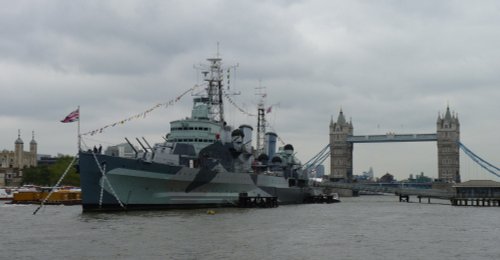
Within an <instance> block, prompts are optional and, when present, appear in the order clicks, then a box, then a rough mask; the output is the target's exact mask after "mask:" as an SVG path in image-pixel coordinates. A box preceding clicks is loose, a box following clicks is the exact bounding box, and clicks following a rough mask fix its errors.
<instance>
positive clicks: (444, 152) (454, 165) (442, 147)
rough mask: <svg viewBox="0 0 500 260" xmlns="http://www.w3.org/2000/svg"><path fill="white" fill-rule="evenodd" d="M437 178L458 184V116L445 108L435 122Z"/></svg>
mask: <svg viewBox="0 0 500 260" xmlns="http://www.w3.org/2000/svg"><path fill="white" fill-rule="evenodd" d="M436 127H437V148H438V178H439V179H441V180H443V181H447V182H457V183H459V182H460V150H459V145H458V142H459V141H460V123H459V122H458V114H455V113H453V115H452V114H451V113H450V107H449V106H447V107H446V113H445V114H444V115H441V114H438V118H437V122H436Z"/></svg>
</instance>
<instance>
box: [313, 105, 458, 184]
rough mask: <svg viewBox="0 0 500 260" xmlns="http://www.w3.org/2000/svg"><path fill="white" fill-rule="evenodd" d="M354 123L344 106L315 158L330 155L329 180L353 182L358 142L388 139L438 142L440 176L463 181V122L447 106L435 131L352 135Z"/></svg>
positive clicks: (438, 119)
mask: <svg viewBox="0 0 500 260" xmlns="http://www.w3.org/2000/svg"><path fill="white" fill-rule="evenodd" d="M353 130H354V127H353V124H352V122H347V121H346V119H345V117H344V113H343V112H342V109H341V110H340V113H339V115H338V118H337V121H336V122H334V121H333V118H332V120H331V122H330V144H329V145H328V146H327V147H329V151H328V149H326V148H325V149H323V154H322V155H320V156H319V157H318V158H316V159H315V160H313V161H314V162H316V161H318V160H324V159H326V158H327V156H328V154H329V155H330V169H331V174H330V180H331V181H333V182H339V181H341V182H351V181H352V178H353V147H354V144H355V143H387V142H429V141H434V142H437V149H438V153H437V154H438V178H439V179H441V180H443V181H447V182H460V151H459V143H460V123H459V121H458V115H457V114H455V113H453V114H452V113H451V112H450V107H449V106H448V107H446V112H445V113H444V114H443V115H441V114H440V115H438V118H437V122H436V133H423V134H419V133H415V134H396V133H388V134H385V135H353Z"/></svg>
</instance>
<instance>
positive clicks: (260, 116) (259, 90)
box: [255, 81, 267, 156]
mask: <svg viewBox="0 0 500 260" xmlns="http://www.w3.org/2000/svg"><path fill="white" fill-rule="evenodd" d="M255 90H256V93H255V94H256V95H259V96H260V100H259V104H258V105H257V147H256V153H257V154H256V156H259V155H260V154H262V153H264V135H265V134H266V116H265V115H266V114H265V113H266V111H265V98H266V96H267V94H266V92H265V90H266V87H262V86H261V82H260V81H259V87H256V88H255Z"/></svg>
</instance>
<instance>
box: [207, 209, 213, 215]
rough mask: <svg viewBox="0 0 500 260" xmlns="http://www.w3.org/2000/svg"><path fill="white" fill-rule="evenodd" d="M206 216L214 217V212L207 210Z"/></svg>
mask: <svg viewBox="0 0 500 260" xmlns="http://www.w3.org/2000/svg"><path fill="white" fill-rule="evenodd" d="M207 214H208V215H214V214H215V211H214V210H211V209H210V210H207Z"/></svg>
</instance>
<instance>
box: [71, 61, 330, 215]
mask: <svg viewBox="0 0 500 260" xmlns="http://www.w3.org/2000/svg"><path fill="white" fill-rule="evenodd" d="M208 62H209V64H208V66H206V70H203V71H202V74H203V77H204V81H205V82H206V85H205V89H204V90H205V93H203V94H201V95H196V96H195V98H194V99H193V108H192V112H191V117H187V118H185V119H181V120H175V121H172V122H171V123H170V133H169V134H167V135H166V136H165V142H163V143H160V144H155V145H154V146H153V147H151V146H149V144H147V142H146V140H144V141H145V142H146V144H147V146H144V145H142V143H141V142H140V141H139V140H138V139H137V140H138V141H139V143H141V146H142V147H143V150H142V151H137V150H136V157H135V158H122V157H117V156H108V155H102V154H96V153H94V152H92V151H90V152H83V151H81V152H80V155H79V157H80V158H79V160H80V162H79V169H80V175H81V185H82V205H83V209H84V210H103V209H154V208H183V207H202V206H235V205H237V203H238V201H239V198H240V197H241V196H251V197H274V198H277V201H278V203H279V204H289V203H302V202H304V201H305V200H306V198H307V197H309V196H312V195H317V194H319V193H322V190H320V189H319V188H317V187H312V186H310V185H309V179H308V177H307V174H306V173H305V172H302V171H301V165H300V161H299V160H298V159H297V158H296V157H295V155H294V148H293V146H292V145H290V144H288V145H285V146H284V147H282V148H280V149H279V150H278V151H276V150H277V149H276V138H277V135H276V134H275V133H265V134H264V137H262V133H259V138H258V139H259V140H262V139H264V140H262V141H260V142H259V143H260V145H259V149H258V153H256V151H255V149H254V148H253V146H252V135H253V128H252V127H251V126H249V125H241V126H239V127H238V128H232V127H230V126H228V125H227V124H226V122H225V120H224V103H223V98H224V94H225V93H224V85H223V78H224V77H223V69H222V59H220V58H219V57H217V58H211V59H208ZM260 110H262V111H263V107H261V106H259V111H260ZM261 116H262V118H261V117H259V122H262V121H263V122H265V119H264V118H263V116H264V114H262V115H261ZM258 130H259V131H258V132H260V131H263V130H264V131H265V128H262V127H261V125H259V128H258ZM127 141H128V139H127Z"/></svg>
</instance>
